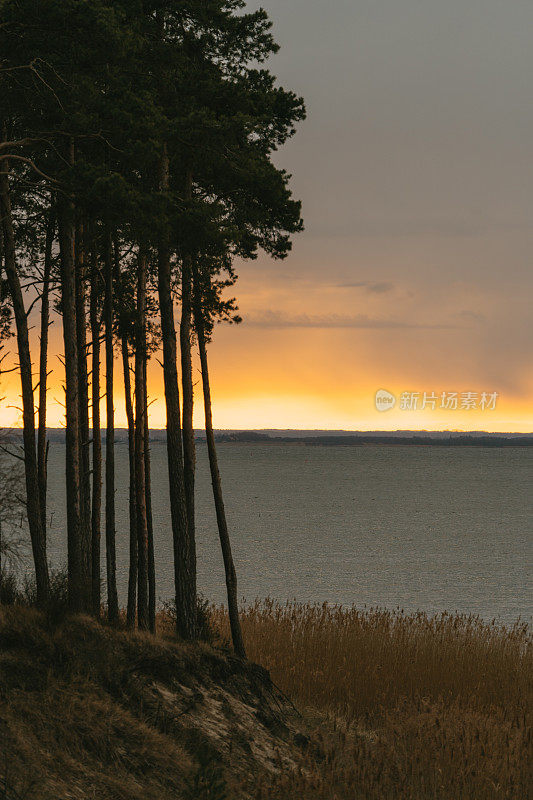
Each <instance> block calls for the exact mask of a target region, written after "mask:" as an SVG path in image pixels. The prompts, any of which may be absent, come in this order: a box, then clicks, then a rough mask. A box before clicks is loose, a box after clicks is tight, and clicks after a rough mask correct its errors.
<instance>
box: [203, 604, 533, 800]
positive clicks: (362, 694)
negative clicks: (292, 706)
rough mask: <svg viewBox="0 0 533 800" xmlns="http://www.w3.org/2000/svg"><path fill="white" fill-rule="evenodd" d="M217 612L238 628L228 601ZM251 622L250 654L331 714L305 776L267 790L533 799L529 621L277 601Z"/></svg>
mask: <svg viewBox="0 0 533 800" xmlns="http://www.w3.org/2000/svg"><path fill="white" fill-rule="evenodd" d="M212 618H213V621H214V623H215V624H216V625H217V627H218V628H219V629H220V631H221V633H222V635H223V636H228V633H229V632H228V625H227V619H226V615H225V612H224V610H223V609H213V610H212ZM242 622H243V629H244V636H245V640H246V644H247V648H248V653H249V656H250V658H252V659H253V660H254V661H258V662H259V663H261V664H262V665H264V666H265V667H267V668H268V669H269V670H270V671H271V674H272V678H273V680H274V681H275V682H276V683H277V684H278V685H279V686H280V688H281V689H282V690H283V691H284V692H286V693H287V694H288V695H289V696H290V697H292V698H293V699H294V700H295V701H296V702H297V703H298V704H299V705H300V707H301V708H303V709H307V710H309V709H319V710H320V711H321V712H322V713H323V714H324V713H325V714H326V715H328V716H329V718H330V720H331V721H330V723H329V725H326V726H324V725H323V724H322V725H318V726H317V731H316V733H315V735H314V736H313V737H312V739H311V744H310V746H309V748H308V753H307V755H306V756H305V757H304V759H303V761H302V773H301V775H299V776H298V775H283V776H281V777H280V779H279V780H278V781H276V782H275V785H272V782H271V783H270V784H269V785H262V786H261V787H259V788H258V789H257V797H258V798H280V799H281V798H291V800H292V798H306V799H307V798H309V800H314V799H315V798H316V799H318V798H324V800H326V798H327V799H328V800H333V798H338V800H341V799H342V800H344V798H346V799H348V798H354V800H355V798H357V799H359V798H360V799H361V800H367V798H368V800H374V798H375V800H383V799H384V798H391V800H392V798H394V800H402V799H403V798H405V800H419V799H420V800H425V798H428V799H429V798H432V799H433V800H434V799H435V798H438V800H459V799H461V800H463V799H464V800H477V799H478V798H479V799H480V800H499V798H513V800H514V799H515V798H516V800H527V798H529V797H530V796H531V789H532V785H533V783H532V775H531V767H530V765H531V717H530V713H531V675H532V674H533V670H532V667H533V648H532V637H531V632H530V630H529V629H528V627H527V625H525V624H523V623H517V624H516V625H515V626H514V627H511V628H504V627H500V626H498V625H496V624H492V625H490V624H486V623H484V622H483V621H481V620H480V619H479V618H477V617H473V616H459V615H449V614H443V615H441V616H437V617H430V616H428V615H426V614H422V613H418V614H411V615H409V614H404V613H403V612H402V611H399V610H398V611H396V612H390V611H385V610H380V609H370V610H357V609H345V608H341V607H328V606H326V605H324V606H310V605H298V604H287V605H279V604H276V603H274V602H271V601H267V602H265V603H262V604H261V603H257V604H256V605H255V606H253V607H252V608H249V609H245V610H244V611H243V617H242ZM307 713H309V711H307Z"/></svg>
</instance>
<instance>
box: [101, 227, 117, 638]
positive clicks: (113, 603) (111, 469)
mask: <svg viewBox="0 0 533 800" xmlns="http://www.w3.org/2000/svg"><path fill="white" fill-rule="evenodd" d="M111 245H112V243H111V234H110V233H109V231H108V230H107V228H106V231H105V241H104V273H105V275H104V282H105V295H104V318H105V363H106V376H105V384H106V415H107V420H106V447H105V454H106V458H105V542H106V575H107V613H108V618H109V621H110V622H111V623H113V624H115V623H117V622H118V595H117V556H116V544H115V407H114V403H113V367H114V364H113V357H114V352H113V306H114V300H113V258H112V252H111Z"/></svg>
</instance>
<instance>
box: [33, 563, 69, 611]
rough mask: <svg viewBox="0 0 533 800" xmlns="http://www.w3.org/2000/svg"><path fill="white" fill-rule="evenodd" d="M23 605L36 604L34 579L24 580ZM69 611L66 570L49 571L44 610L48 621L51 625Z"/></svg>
mask: <svg viewBox="0 0 533 800" xmlns="http://www.w3.org/2000/svg"><path fill="white" fill-rule="evenodd" d="M23 599H24V603H25V604H26V605H29V606H34V605H35V604H36V602H37V587H36V584H35V577H32V578H30V579H26V580H25V582H24V589H23ZM68 610H69V599H68V573H67V570H66V568H64V567H63V568H61V569H56V570H50V597H49V600H48V606H47V608H46V609H45V611H46V616H47V618H48V620H49V621H50V622H52V623H55V622H59V621H60V620H61V619H63V618H64V617H65V616H66V614H67V613H68Z"/></svg>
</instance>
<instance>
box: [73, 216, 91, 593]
mask: <svg viewBox="0 0 533 800" xmlns="http://www.w3.org/2000/svg"><path fill="white" fill-rule="evenodd" d="M84 245H85V243H84V232H83V226H82V225H81V224H78V226H77V230H76V258H75V263H76V335H77V340H78V403H79V411H78V418H79V425H80V532H81V549H82V565H83V573H84V575H85V576H86V582H87V590H88V597H87V600H86V601H85V607H86V608H92V580H91V569H92V554H91V484H90V472H91V464H90V453H89V447H90V441H89V376H88V372H87V310H86V285H85V282H86V275H85V270H86V258H85V246H84Z"/></svg>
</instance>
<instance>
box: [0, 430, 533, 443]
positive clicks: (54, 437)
mask: <svg viewBox="0 0 533 800" xmlns="http://www.w3.org/2000/svg"><path fill="white" fill-rule="evenodd" d="M1 433H4V434H7V435H8V438H10V439H11V440H12V441H13V440H16V439H18V437H19V436H21V434H22V431H21V430H20V429H1V428H0V434H1ZM195 438H196V441H197V442H198V443H202V442H205V432H204V431H203V430H201V429H197V430H196V431H195ZM215 438H216V441H217V442H218V443H219V444H247V445H254V444H256V445H257V444H259V445H276V444H277V445H287V444H290V445H306V446H313V447H320V446H324V447H335V446H337V447H338V446H345V447H357V446H359V447H361V446H388V447H390V446H413V447H431V446H435V447H532V446H533V433H503V432H499V433H487V432H486V431H469V432H463V431H408V430H407V431H324V430H322V431H320V430H317V431H309V430H306V431H298V430H273V429H269V430H248V431H239V430H218V431H215ZM48 439H49V441H50V442H51V443H54V442H57V443H63V442H64V441H65V432H64V430H63V429H62V428H51V429H49V430H48ZM102 440H103V441H105V431H103V433H102ZM150 440H151V442H152V444H157V443H164V442H166V431H165V430H164V429H159V428H158V429H152V430H151V431H150ZM115 441H116V443H117V444H124V443H127V441H128V431H127V430H126V429H125V428H116V429H115Z"/></svg>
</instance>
